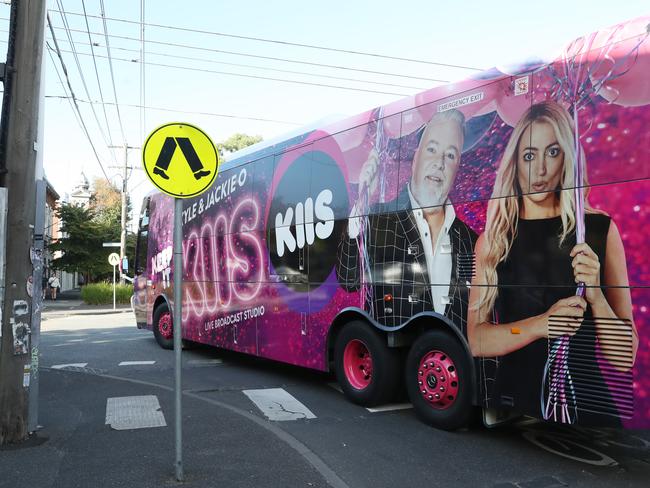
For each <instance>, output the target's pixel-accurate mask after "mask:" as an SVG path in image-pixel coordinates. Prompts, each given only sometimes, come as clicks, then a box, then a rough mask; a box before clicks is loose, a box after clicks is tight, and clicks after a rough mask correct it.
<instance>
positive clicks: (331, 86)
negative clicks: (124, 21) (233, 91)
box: [62, 49, 409, 97]
mask: <svg viewBox="0 0 650 488" xmlns="http://www.w3.org/2000/svg"><path fill="white" fill-rule="evenodd" d="M62 52H67V51H66V50H65V49H63V50H62ZM79 54H81V55H86V56H90V54H87V53H79ZM96 56H98V57H105V56H102V55H100V54H97V55H96ZM112 59H113V60H114V61H123V62H127V63H139V62H140V61H139V60H137V59H124V58H116V57H112ZM146 64H147V65H149V66H158V67H163V68H174V69H180V70H186V71H195V72H201V73H213V74H219V75H226V76H235V77H239V78H251V79H256V80H267V81H278V82H283V83H291V84H296V85H306V86H318V87H323V88H336V89H339V90H351V91H356V92H365V93H377V94H381V95H396V96H401V97H404V96H407V95H409V94H408V93H396V92H388V91H380V90H370V89H365V88H355V87H351V86H341V85H329V84H326V83H315V82H310V81H299V80H288V79H286V78H272V77H270V76H259V75H250V74H243V73H232V72H228V71H216V70H210V69H204V68H193V67H190V66H177V65H173V64H165V63H152V62H150V61H147V63H146Z"/></svg>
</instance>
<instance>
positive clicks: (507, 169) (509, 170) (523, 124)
mask: <svg viewBox="0 0 650 488" xmlns="http://www.w3.org/2000/svg"><path fill="white" fill-rule="evenodd" d="M533 122H546V123H548V124H550V125H551V127H553V132H554V133H555V137H556V138H557V141H558V143H559V145H560V147H561V148H562V151H563V152H564V171H563V172H562V177H561V179H560V186H559V188H557V189H556V191H557V193H558V195H559V206H560V216H561V218H562V232H561V233H560V235H559V236H558V237H559V241H558V245H561V244H562V243H563V242H564V240H565V239H566V237H567V235H569V234H570V233H571V232H572V231H573V230H574V229H575V225H576V221H575V196H574V190H573V189H572V188H573V187H574V184H573V183H574V182H573V179H574V176H573V174H574V165H575V164H576V151H575V145H574V144H575V143H574V133H573V119H572V118H571V115H569V112H568V111H567V110H566V109H565V108H564V107H562V106H561V105H559V104H558V103H556V102H554V101H545V102H542V103H539V104H535V105H532V106H531V107H530V108H529V109H528V110H526V112H525V113H524V115H523V116H522V117H521V119H519V122H517V125H516V126H515V128H514V130H513V132H512V135H511V136H510V140H509V141H508V144H507V146H506V149H505V151H504V153H503V158H502V159H501V163H500V164H499V169H498V170H497V176H496V180H495V182H494V190H493V192H492V199H491V200H490V201H489V203H488V211H487V222H486V226H485V234H486V235H485V237H486V242H487V243H488V244H489V246H490V247H489V250H488V253H487V256H486V258H485V262H484V263H483V264H484V272H485V284H486V285H487V286H484V287H481V298H480V300H479V303H478V304H477V307H478V309H479V320H480V322H485V321H488V320H489V317H490V312H491V311H492V309H493V307H494V302H495V301H496V298H497V295H498V287H497V285H498V277H497V270H496V268H497V266H498V264H499V263H501V262H503V261H505V260H506V259H507V257H508V254H509V253H510V248H511V246H512V243H513V241H514V239H515V237H516V235H517V224H518V222H519V206H520V202H521V199H522V194H523V192H522V190H521V186H520V185H519V180H518V179H517V158H518V153H519V142H520V140H521V137H522V135H523V133H524V132H525V131H526V129H527V128H528V127H530V126H531V125H532V124H533ZM579 150H580V151H581V152H582V148H581V147H580V149H579ZM581 159H582V160H583V161H584V155H583V157H582V158H581ZM583 174H585V176H584V178H583V181H582V182H581V186H582V187H586V184H587V178H586V171H583ZM562 188H571V190H569V189H567V190H564V191H559V190H561V189H562ZM513 195H514V196H516V197H513ZM585 209H589V210H591V209H590V207H589V205H588V203H587V201H586V198H585Z"/></svg>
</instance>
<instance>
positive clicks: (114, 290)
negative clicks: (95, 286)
mask: <svg viewBox="0 0 650 488" xmlns="http://www.w3.org/2000/svg"><path fill="white" fill-rule="evenodd" d="M113 310H115V265H113Z"/></svg>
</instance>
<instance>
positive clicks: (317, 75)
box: [77, 42, 425, 90]
mask: <svg viewBox="0 0 650 488" xmlns="http://www.w3.org/2000/svg"><path fill="white" fill-rule="evenodd" d="M77 44H82V45H84V46H85V45H87V43H85V42H84V43H80V42H77ZM93 45H95V46H97V45H98V43H93ZM112 49H113V50H117V51H124V52H132V53H140V52H141V50H138V49H129V48H126V47H113V48H112ZM149 54H150V55H154V56H164V57H166V58H173V59H182V60H186V61H200V62H204V63H211V64H222V65H225V66H235V67H237V68H249V69H259V70H263V71H275V72H278V73H288V74H295V75H304V76H313V77H317V78H328V79H333V80H340V81H352V82H355V83H368V84H371V85H381V86H392V87H395V88H406V89H411V90H425V88H424V87H420V86H412V85H399V84H396V83H386V82H383V81H373V80H363V79H357V78H346V77H342V76H333V75H323V74H318V73H308V72H306V71H295V70H286V69H279V68H269V67H267V66H255V65H250V64H241V63H228V62H225V61H215V60H214V59H207V58H196V57H193V56H179V55H175V54H168V53H160V52H154V51H149ZM140 59H142V57H141V58H140ZM129 61H130V62H138V61H137V60H134V59H131V60H129ZM141 64H147V63H146V62H144V63H141Z"/></svg>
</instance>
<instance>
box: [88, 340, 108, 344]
mask: <svg viewBox="0 0 650 488" xmlns="http://www.w3.org/2000/svg"><path fill="white" fill-rule="evenodd" d="M109 342H114V341H113V340H112V339H106V340H101V341H90V343H91V344H108V343H109Z"/></svg>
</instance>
